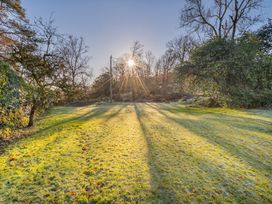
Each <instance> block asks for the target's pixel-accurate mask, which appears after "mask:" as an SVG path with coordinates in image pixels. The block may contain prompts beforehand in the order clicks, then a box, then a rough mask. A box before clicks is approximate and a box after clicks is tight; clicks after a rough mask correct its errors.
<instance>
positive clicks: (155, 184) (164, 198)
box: [134, 104, 177, 203]
mask: <svg viewBox="0 0 272 204" xmlns="http://www.w3.org/2000/svg"><path fill="white" fill-rule="evenodd" d="M134 109H135V113H136V115H137V119H138V121H139V124H140V127H141V129H142V132H143V134H144V139H145V141H146V143H147V147H148V153H147V157H148V165H149V171H150V178H151V181H150V183H151V191H152V194H153V196H154V197H153V198H151V200H156V201H158V202H159V203H175V202H176V200H177V199H176V193H175V192H173V191H171V190H170V189H166V188H165V186H164V185H163V184H161V178H163V177H164V176H163V175H162V174H160V171H159V169H160V168H161V167H160V166H159V164H158V162H157V160H156V157H155V156H154V155H153V149H154V146H153V142H152V139H151V138H150V137H149V136H148V129H147V127H146V126H145V124H144V122H143V121H142V114H143V111H142V110H141V109H140V108H139V105H138V104H134Z"/></svg>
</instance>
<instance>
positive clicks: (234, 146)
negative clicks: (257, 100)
mask: <svg viewBox="0 0 272 204" xmlns="http://www.w3.org/2000/svg"><path fill="white" fill-rule="evenodd" d="M150 106H151V107H153V108H155V109H156V110H157V111H158V112H159V113H160V114H161V115H163V116H164V117H165V118H167V119H168V120H169V121H172V122H175V123H176V124H178V125H180V126H182V127H184V128H186V129H188V130H190V131H191V132H193V133H195V134H196V135H199V136H201V137H204V138H206V139H207V140H208V141H209V142H210V143H211V144H215V145H218V146H220V147H222V148H223V149H224V150H226V151H228V152H230V153H231V154H232V155H235V156H236V157H238V158H241V159H242V160H243V161H245V162H247V163H248V164H249V165H250V166H252V167H254V168H256V169H257V170H259V171H261V172H263V173H264V174H265V175H267V174H271V173H272V165H271V161H270V162H268V161H267V160H266V161H263V159H260V157H259V156H260V155H258V154H257V153H256V152H254V150H251V149H249V148H248V147H247V146H246V145H240V144H238V143H237V141H232V140H231V137H230V138H228V136H227V134H228V132H227V131H224V128H222V127H224V126H221V127H217V125H216V123H215V122H219V123H222V124H224V125H225V124H226V123H227V124H228V125H229V126H230V127H233V128H235V126H236V127H237V128H240V129H246V130H252V128H255V127H254V126H252V125H244V124H243V125H242V124H239V125H238V126H237V124H235V122H234V124H233V121H232V119H231V118H232V116H228V117H227V118H226V120H229V121H232V123H228V122H227V121H224V118H225V117H226V116H225V115H215V117H214V118H212V119H210V118H205V119H200V120H190V119H184V117H175V116H171V115H169V114H167V113H166V112H167V111H168V110H167V109H165V108H159V107H158V106H153V105H150ZM188 113H189V112H188ZM212 114H216V113H212ZM235 119H237V118H235V117H234V118H233V120H234V121H235ZM242 119H244V118H242ZM251 121H252V120H251V119H249V121H248V123H250V122H251ZM245 126H248V127H245ZM255 130H256V131H260V132H262V133H268V132H266V131H263V130H260V129H255ZM222 135H224V137H223V136H222ZM245 144H246V143H245Z"/></svg>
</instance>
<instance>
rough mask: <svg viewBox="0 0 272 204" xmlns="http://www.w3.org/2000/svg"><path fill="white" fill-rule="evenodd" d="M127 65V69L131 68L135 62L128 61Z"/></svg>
mask: <svg viewBox="0 0 272 204" xmlns="http://www.w3.org/2000/svg"><path fill="white" fill-rule="evenodd" d="M127 64H128V66H129V67H133V66H134V65H135V62H134V60H133V59H129V60H128V62H127Z"/></svg>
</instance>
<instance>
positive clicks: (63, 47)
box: [0, 0, 91, 139]
mask: <svg viewBox="0 0 272 204" xmlns="http://www.w3.org/2000/svg"><path fill="white" fill-rule="evenodd" d="M0 44H1V48H0V61H1V62H0V137H1V138H2V139H3V138H9V137H11V136H12V137H15V136H17V135H19V134H20V132H18V131H17V132H16V131H15V130H18V129H20V128H22V127H26V126H32V125H33V122H34V116H35V115H37V114H39V113H42V112H43V111H44V110H45V109H46V108H48V107H49V106H50V105H52V104H56V103H61V102H62V103H65V102H69V101H73V100H75V99H77V100H78V99H81V98H84V97H86V95H87V94H88V86H89V83H90V80H89V79H90V77H91V72H90V69H88V61H89V57H88V56H87V51H88V47H87V46H86V45H85V43H84V40H83V38H77V37H74V36H71V35H64V34H61V33H59V32H58V30H57V29H56V27H55V25H54V21H53V19H52V18H50V19H49V20H47V21H45V20H43V19H41V18H37V19H36V20H35V21H34V22H30V21H29V20H28V19H27V18H26V14H25V11H24V9H23V8H22V6H21V3H20V1H19V0H1V1H0Z"/></svg>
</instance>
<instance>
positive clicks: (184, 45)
mask: <svg viewBox="0 0 272 204" xmlns="http://www.w3.org/2000/svg"><path fill="white" fill-rule="evenodd" d="M195 46H196V42H195V41H194V40H193V38H192V37H190V36H188V35H186V36H180V37H178V38H175V39H173V40H171V41H169V42H168V43H167V50H168V51H169V52H172V53H173V54H174V55H175V58H176V60H177V63H183V62H184V61H185V60H187V59H188V58H189V54H190V52H191V50H192V49H193V48H194V47H195Z"/></svg>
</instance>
